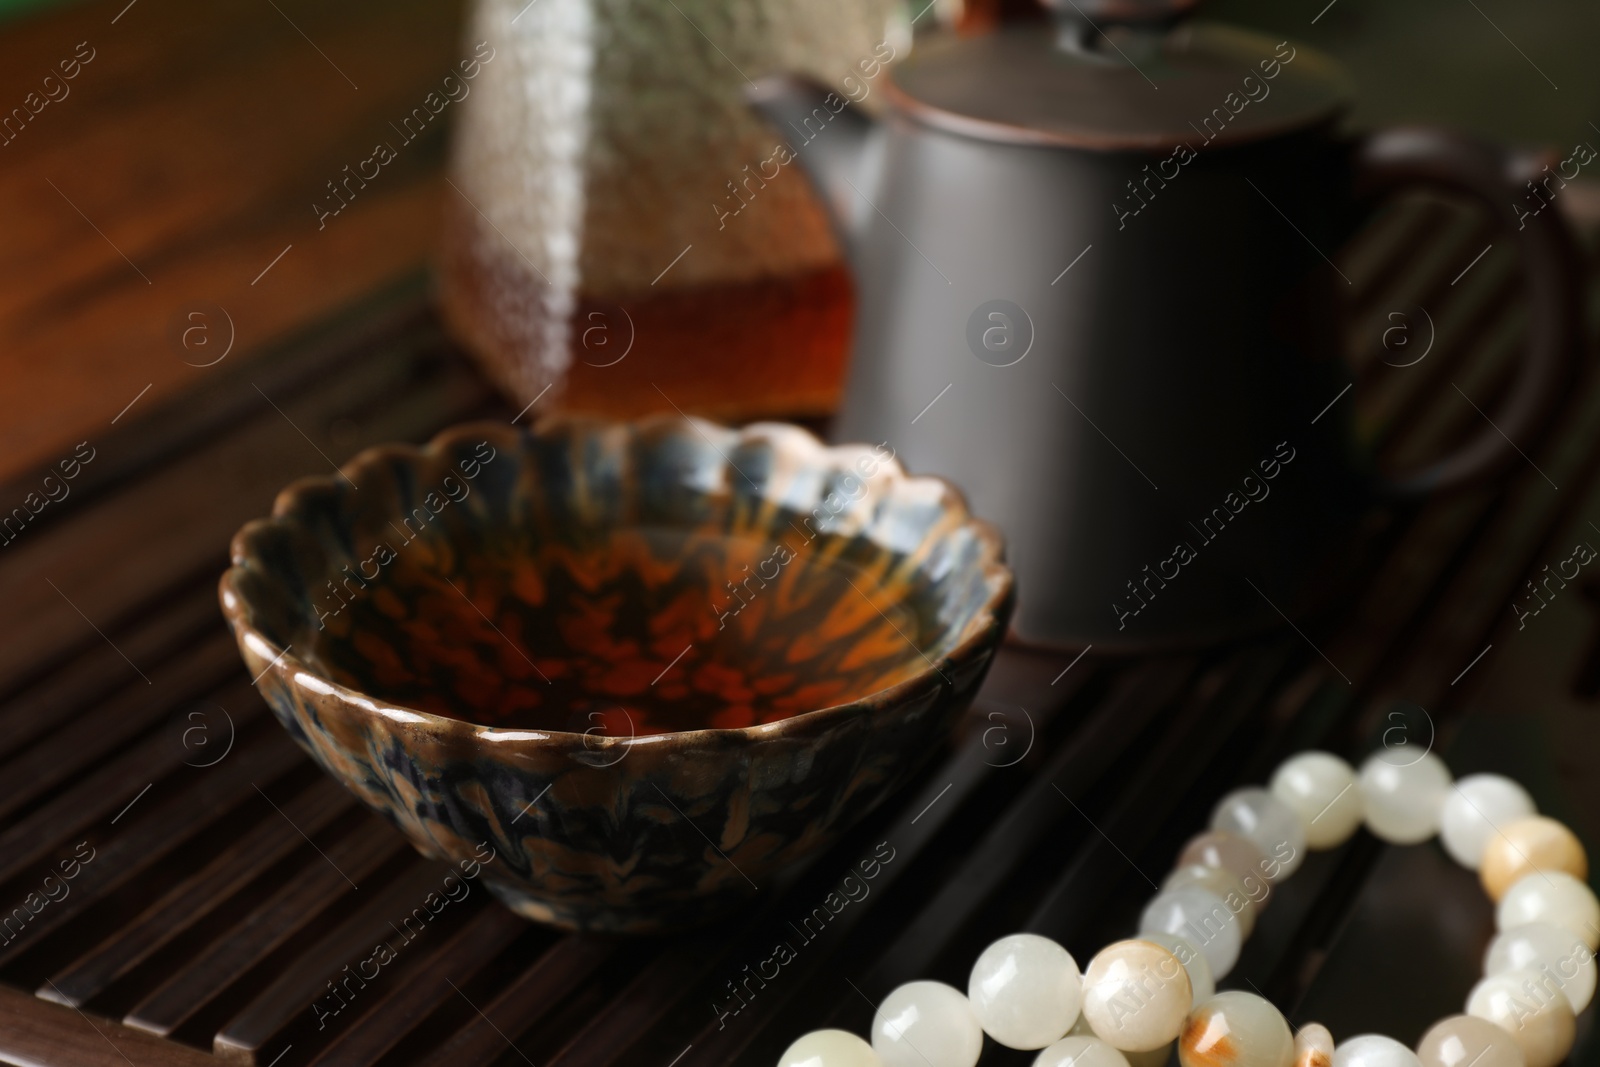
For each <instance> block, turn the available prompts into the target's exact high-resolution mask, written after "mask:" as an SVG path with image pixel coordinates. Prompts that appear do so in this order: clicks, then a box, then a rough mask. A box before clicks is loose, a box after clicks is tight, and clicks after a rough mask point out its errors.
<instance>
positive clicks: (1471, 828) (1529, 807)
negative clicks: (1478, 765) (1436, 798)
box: [1439, 774, 1538, 870]
mask: <svg viewBox="0 0 1600 1067" xmlns="http://www.w3.org/2000/svg"><path fill="white" fill-rule="evenodd" d="M1537 810H1538V809H1537V808H1535V807H1534V806H1533V798H1532V797H1531V796H1529V795H1528V791H1527V790H1526V789H1524V788H1522V786H1520V785H1518V784H1517V783H1516V782H1513V781H1512V780H1511V779H1509V778H1506V777H1504V776H1502V775H1498V774H1469V775H1467V776H1466V777H1465V778H1463V779H1461V780H1460V781H1458V782H1457V783H1456V784H1455V786H1454V787H1452V788H1451V790H1450V795H1449V796H1448V797H1446V798H1445V802H1444V808H1443V809H1441V811H1440V813H1439V841H1440V843H1442V844H1443V845H1444V849H1445V851H1446V852H1448V853H1450V856H1451V858H1453V859H1454V860H1455V861H1456V862H1457V863H1459V864H1461V866H1463V867H1470V868H1472V869H1473V870H1477V869H1478V865H1479V864H1480V863H1482V862H1483V849H1484V846H1485V845H1487V844H1488V843H1489V838H1491V837H1492V836H1494V834H1495V832H1496V830H1497V829H1498V828H1499V827H1501V826H1504V825H1506V824H1507V823H1510V822H1515V821H1517V820H1518V819H1523V818H1526V817H1527V816H1529V815H1532V814H1534V813H1535V812H1536V811H1537Z"/></svg>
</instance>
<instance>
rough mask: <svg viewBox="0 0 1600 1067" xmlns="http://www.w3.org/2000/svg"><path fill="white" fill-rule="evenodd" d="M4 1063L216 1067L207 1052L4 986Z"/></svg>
mask: <svg viewBox="0 0 1600 1067" xmlns="http://www.w3.org/2000/svg"><path fill="white" fill-rule="evenodd" d="M0 1060H3V1061H4V1062H7V1063H14V1064H16V1065H17V1067H62V1065H65V1064H71V1067H128V1064H129V1063H135V1064H139V1065H140V1067H145V1065H159V1067H214V1065H215V1063H216V1061H215V1060H214V1059H212V1058H211V1057H210V1056H208V1055H206V1054H205V1053H203V1052H199V1051H197V1050H195V1049H190V1048H185V1047H183V1046H182V1045H174V1044H172V1043H171V1042H167V1041H162V1040H161V1039H159V1038H155V1037H151V1036H150V1035H149V1034H141V1033H140V1032H139V1031H137V1030H132V1029H129V1028H128V1027H125V1026H121V1025H118V1024H117V1023H115V1022H112V1021H110V1020H109V1019H95V1018H91V1017H89V1016H87V1015H84V1014H83V1013H82V1012H80V1011H78V1010H77V1009H75V1008H68V1007H65V1006H63V1005H61V1004H47V1003H45V1002H44V1001H41V1000H39V999H37V998H35V997H30V996H29V995H28V994H26V993H22V992H19V991H18V990H15V989H10V988H7V987H6V986H0Z"/></svg>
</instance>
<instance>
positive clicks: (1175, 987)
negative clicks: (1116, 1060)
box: [1083, 941, 1194, 1052]
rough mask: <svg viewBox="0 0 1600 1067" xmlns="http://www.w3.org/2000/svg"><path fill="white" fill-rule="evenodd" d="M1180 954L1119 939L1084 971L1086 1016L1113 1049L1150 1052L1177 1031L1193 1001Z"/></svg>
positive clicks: (1098, 954) (1099, 953)
mask: <svg viewBox="0 0 1600 1067" xmlns="http://www.w3.org/2000/svg"><path fill="white" fill-rule="evenodd" d="M1193 999H1194V996H1193V992H1192V990H1191V989H1190V986H1189V974H1188V972H1187V971H1185V970H1184V969H1183V964H1182V963H1180V962H1179V961H1178V957H1176V956H1174V955H1173V954H1172V953H1171V952H1168V951H1167V950H1166V949H1164V948H1162V947H1161V946H1160V945H1157V944H1154V943H1153V942H1150V941H1118V942H1116V943H1115V944H1111V945H1107V946H1106V947H1105V948H1103V949H1101V950H1100V951H1099V952H1097V953H1095V957H1094V959H1092V960H1090V961H1089V968H1088V970H1086V971H1085V972H1084V975H1083V1017H1084V1019H1085V1020H1086V1021H1087V1022H1088V1023H1089V1026H1090V1027H1091V1028H1093V1030H1094V1034H1095V1036H1096V1037H1098V1038H1100V1040H1102V1041H1104V1042H1106V1044H1108V1045H1110V1046H1111V1047H1112V1048H1117V1049H1126V1050H1128V1051H1131V1052H1147V1051H1149V1050H1150V1049H1156V1048H1160V1047H1161V1046H1163V1045H1165V1044H1167V1043H1168V1042H1169V1041H1172V1040H1173V1039H1174V1038H1176V1037H1177V1036H1178V1033H1179V1031H1181V1030H1182V1029H1183V1020H1184V1017H1185V1016H1187V1015H1188V1014H1189V1005H1190V1004H1191V1003H1193Z"/></svg>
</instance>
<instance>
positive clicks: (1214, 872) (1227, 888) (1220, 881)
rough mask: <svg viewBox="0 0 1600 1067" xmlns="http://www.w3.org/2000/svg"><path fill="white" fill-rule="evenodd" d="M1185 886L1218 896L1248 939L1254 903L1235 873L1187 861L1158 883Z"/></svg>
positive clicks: (1252, 925) (1254, 912)
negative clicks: (1195, 887) (1237, 920)
mask: <svg viewBox="0 0 1600 1067" xmlns="http://www.w3.org/2000/svg"><path fill="white" fill-rule="evenodd" d="M1186 885H1197V886H1199V887H1200V888H1201V889H1208V890H1210V891H1211V892H1213V893H1215V894H1216V895H1217V896H1218V897H1220V898H1222V902H1223V903H1224V904H1226V905H1227V906H1228V910H1229V911H1231V912H1233V913H1234V914H1235V915H1237V916H1238V917H1239V936H1240V937H1243V938H1249V936H1250V932H1251V931H1252V930H1254V929H1255V928H1256V902H1255V901H1253V900H1251V899H1250V894H1249V893H1247V892H1245V888H1244V883H1243V882H1241V881H1239V877H1238V875H1236V874H1234V873H1233V872H1232V871H1230V870H1228V869H1227V868H1226V867H1207V866H1206V865H1205V864H1203V863H1191V864H1189V866H1187V867H1179V868H1178V869H1177V870H1175V871H1173V872H1172V873H1171V874H1169V875H1167V877H1166V879H1165V880H1164V881H1163V882H1162V883H1161V888H1162V889H1182V888H1183V887H1184V886H1186ZM1200 999H1202V1000H1204V999H1205V998H1204V997H1202V998H1200Z"/></svg>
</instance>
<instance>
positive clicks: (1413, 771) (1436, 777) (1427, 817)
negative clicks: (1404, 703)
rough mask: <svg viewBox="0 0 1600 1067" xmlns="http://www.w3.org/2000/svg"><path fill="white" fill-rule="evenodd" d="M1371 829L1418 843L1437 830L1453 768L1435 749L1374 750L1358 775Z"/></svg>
mask: <svg viewBox="0 0 1600 1067" xmlns="http://www.w3.org/2000/svg"><path fill="white" fill-rule="evenodd" d="M1357 788H1359V789H1360V790H1361V807H1362V811H1363V812H1364V813H1365V815H1366V820H1367V829H1369V830H1371V831H1372V832H1373V833H1374V834H1375V835H1377V836H1378V837H1380V838H1382V839H1383V840H1385V841H1387V842H1389V843H1390V844H1393V845H1414V844H1417V843H1418V842H1419V841H1426V840H1427V839H1428V838H1430V837H1432V836H1433V835H1434V834H1436V833H1438V831H1439V817H1440V814H1441V812H1442V810H1443V808H1444V801H1445V797H1446V796H1448V795H1449V793H1450V770H1449V768H1447V767H1446V766H1445V765H1444V761H1443V760H1441V759H1440V758H1439V757H1438V756H1435V755H1434V754H1433V753H1431V752H1418V751H1417V746H1416V745H1401V746H1399V747H1397V748H1386V749H1382V750H1380V751H1378V752H1375V753H1373V754H1372V755H1371V756H1370V757H1368V759H1367V762H1365V763H1363V764H1362V765H1361V775H1360V777H1359V778H1358V779H1357Z"/></svg>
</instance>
